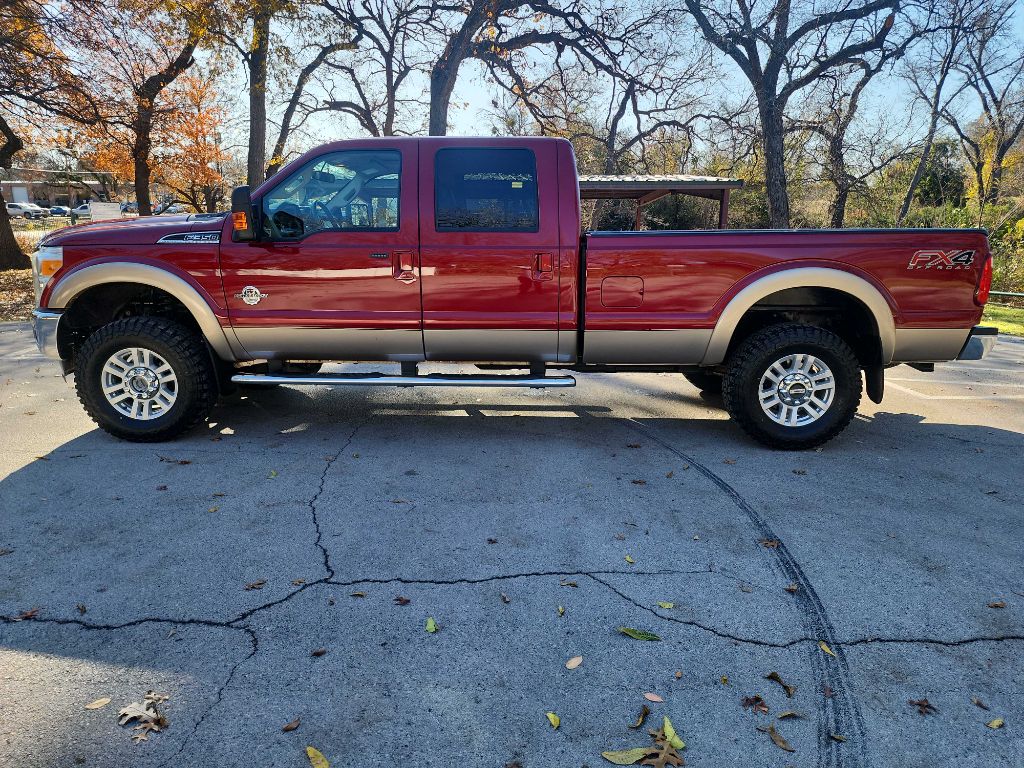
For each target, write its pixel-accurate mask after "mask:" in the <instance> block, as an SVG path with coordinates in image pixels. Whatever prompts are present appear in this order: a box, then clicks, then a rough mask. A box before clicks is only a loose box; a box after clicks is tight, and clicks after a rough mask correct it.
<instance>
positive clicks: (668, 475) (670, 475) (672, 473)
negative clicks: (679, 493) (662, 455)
mask: <svg viewBox="0 0 1024 768" xmlns="http://www.w3.org/2000/svg"><path fill="white" fill-rule="evenodd" d="M674 474H675V472H669V473H668V474H667V475H665V477H666V478H667V479H669V480H671V479H672V476H673V475H674Z"/></svg>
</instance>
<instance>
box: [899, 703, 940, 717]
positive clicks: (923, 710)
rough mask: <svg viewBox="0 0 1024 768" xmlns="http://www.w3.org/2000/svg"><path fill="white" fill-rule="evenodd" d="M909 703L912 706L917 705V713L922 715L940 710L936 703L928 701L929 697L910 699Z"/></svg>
mask: <svg viewBox="0 0 1024 768" xmlns="http://www.w3.org/2000/svg"><path fill="white" fill-rule="evenodd" d="M907 704H909V705H910V706H912V707H917V713H918V714H919V715H922V716H924V715H933V714H936V713H937V712H938V711H939V710H938V708H937V707H936V706H935V705H934V704H932V703H931V702H930V701H928V699H908V700H907Z"/></svg>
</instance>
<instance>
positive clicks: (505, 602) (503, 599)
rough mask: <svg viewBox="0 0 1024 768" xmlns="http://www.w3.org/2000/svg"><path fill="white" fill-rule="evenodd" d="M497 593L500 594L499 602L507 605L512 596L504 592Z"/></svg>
mask: <svg viewBox="0 0 1024 768" xmlns="http://www.w3.org/2000/svg"><path fill="white" fill-rule="evenodd" d="M498 594H500V595H501V602H503V603H504V604H505V605H508V604H509V603H511V602H512V598H511V597H509V596H508V595H506V594H505V593H504V592H499V593H498Z"/></svg>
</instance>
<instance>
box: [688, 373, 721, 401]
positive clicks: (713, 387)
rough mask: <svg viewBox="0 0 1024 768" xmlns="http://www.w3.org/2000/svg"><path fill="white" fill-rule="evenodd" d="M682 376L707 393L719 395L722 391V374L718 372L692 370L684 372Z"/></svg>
mask: <svg viewBox="0 0 1024 768" xmlns="http://www.w3.org/2000/svg"><path fill="white" fill-rule="evenodd" d="M683 377H684V378H685V379H686V380H687V381H688V382H690V383H691V384H693V386H695V387H696V388H697V389H699V390H700V391H701V392H707V393H708V394H709V395H720V394H721V393H722V376H721V375H720V374H717V373H709V372H707V371H693V372H691V373H684V374H683Z"/></svg>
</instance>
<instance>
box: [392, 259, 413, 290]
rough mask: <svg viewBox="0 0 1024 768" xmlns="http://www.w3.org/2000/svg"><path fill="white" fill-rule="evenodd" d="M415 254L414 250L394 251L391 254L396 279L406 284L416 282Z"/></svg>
mask: <svg viewBox="0 0 1024 768" xmlns="http://www.w3.org/2000/svg"><path fill="white" fill-rule="evenodd" d="M415 256H416V254H414V253H413V252H412V251H394V252H393V253H392V254H391V272H392V274H393V275H394V277H395V280H398V281H400V282H403V283H406V284H408V283H414V282H416V263H415Z"/></svg>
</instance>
